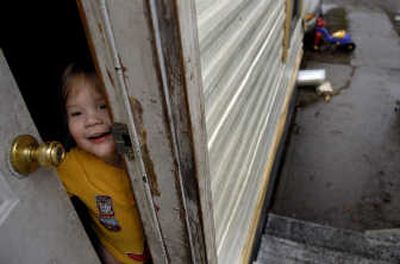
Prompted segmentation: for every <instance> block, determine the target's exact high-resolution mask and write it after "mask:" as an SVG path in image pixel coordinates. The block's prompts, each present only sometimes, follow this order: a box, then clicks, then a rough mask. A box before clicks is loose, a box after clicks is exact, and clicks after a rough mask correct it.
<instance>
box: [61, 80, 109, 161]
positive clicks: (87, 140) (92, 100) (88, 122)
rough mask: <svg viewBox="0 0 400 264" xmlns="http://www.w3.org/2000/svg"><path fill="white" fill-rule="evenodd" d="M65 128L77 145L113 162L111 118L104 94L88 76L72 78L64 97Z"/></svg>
mask: <svg viewBox="0 0 400 264" xmlns="http://www.w3.org/2000/svg"><path fill="white" fill-rule="evenodd" d="M66 110H67V116H68V128H69V132H70V133H71V135H72V137H73V139H74V140H75V142H76V144H77V145H78V147H79V148H81V149H83V150H85V151H87V152H89V153H91V154H93V155H95V156H97V157H98V158H100V159H102V160H104V161H106V162H109V163H112V162H113V161H115V160H116V151H115V143H114V140H113V138H112V135H111V125H112V123H111V118H110V113H109V111H108V109H107V102H106V100H105V98H104V96H103V94H102V93H101V92H100V91H99V89H98V88H97V87H96V86H95V82H94V81H93V80H91V79H90V78H88V77H84V76H78V77H75V78H74V79H73V80H72V82H71V83H70V87H69V93H68V97H67V100H66Z"/></svg>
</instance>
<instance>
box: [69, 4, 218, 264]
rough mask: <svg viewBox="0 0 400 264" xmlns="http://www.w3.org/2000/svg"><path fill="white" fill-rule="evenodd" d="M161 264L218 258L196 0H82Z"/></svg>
mask: <svg viewBox="0 0 400 264" xmlns="http://www.w3.org/2000/svg"><path fill="white" fill-rule="evenodd" d="M77 2H78V6H79V10H80V13H81V17H82V21H83V24H84V26H85V30H86V33H87V37H88V41H89V45H90V47H91V51H92V57H93V59H94V62H95V65H96V68H97V71H98V73H99V75H100V76H101V79H102V81H103V83H104V86H105V88H106V91H107V94H108V99H109V102H110V105H111V109H112V114H113V120H114V122H115V123H120V124H123V125H122V126H124V125H126V128H127V133H129V138H130V140H131V142H132V148H133V153H134V158H133V159H129V158H126V159H125V160H126V164H127V168H128V172H129V174H130V177H131V180H132V183H133V184H132V185H133V190H134V192H135V197H136V200H137V204H138V207H139V211H140V215H141V218H142V222H143V226H144V230H145V234H146V238H147V241H148V244H149V248H150V251H151V254H152V257H153V261H154V263H216V262H217V257H216V247H215V231H214V220H213V210H212V200H211V189H210V175H209V166H208V150H207V138H206V127H205V114H204V99H203V89H202V78H201V72H200V56H199V42H198V38H197V22H196V12H195V5H194V0H185V1H179V0H164V1H155V0H150V1H139V0H136V1H133V0H119V1H108V0H78V1H77Z"/></svg>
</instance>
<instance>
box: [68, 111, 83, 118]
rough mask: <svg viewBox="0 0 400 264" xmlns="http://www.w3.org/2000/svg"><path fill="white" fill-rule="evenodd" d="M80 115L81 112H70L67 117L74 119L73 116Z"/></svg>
mask: <svg viewBox="0 0 400 264" xmlns="http://www.w3.org/2000/svg"><path fill="white" fill-rule="evenodd" d="M81 114H82V112H79V111H76V112H71V113H70V114H69V115H70V116H72V117H75V116H80V115H81Z"/></svg>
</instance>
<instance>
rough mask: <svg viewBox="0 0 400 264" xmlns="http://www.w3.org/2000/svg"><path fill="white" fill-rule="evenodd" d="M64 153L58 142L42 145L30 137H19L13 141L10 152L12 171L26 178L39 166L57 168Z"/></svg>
mask: <svg viewBox="0 0 400 264" xmlns="http://www.w3.org/2000/svg"><path fill="white" fill-rule="evenodd" d="M64 156H65V151H64V148H63V146H62V145H61V144H60V143H59V142H55V141H52V142H46V143H43V144H40V145H39V143H38V141H37V140H36V139H35V138H34V137H32V136H30V135H21V136H18V137H16V138H15V139H14V141H13V143H12V147H11V152H10V161H11V165H12V167H13V169H14V170H15V171H16V172H17V173H19V174H22V175H25V176H27V175H28V174H30V173H32V172H34V171H35V170H36V169H37V168H38V167H39V166H43V167H51V166H58V165H59V164H60V163H61V162H62V161H63V159H64Z"/></svg>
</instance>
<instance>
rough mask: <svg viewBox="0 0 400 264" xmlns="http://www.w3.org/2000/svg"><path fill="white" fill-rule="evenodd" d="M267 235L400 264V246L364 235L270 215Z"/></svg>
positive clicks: (386, 240)
mask: <svg viewBox="0 0 400 264" xmlns="http://www.w3.org/2000/svg"><path fill="white" fill-rule="evenodd" d="M264 233H265V234H267V235H270V236H274V237H280V238H283V239H287V240H291V241H293V242H297V243H300V244H304V245H307V246H316V247H320V248H326V249H329V250H333V251H340V252H346V253H348V254H351V255H358V256H362V257H364V258H367V259H375V260H384V261H388V262H394V263H399V262H400V245H399V244H398V243H391V241H390V240H388V239H376V237H374V236H369V235H365V234H364V233H362V232H357V231H352V230H346V229H340V228H335V227H331V226H324V225H320V224H316V223H311V222H306V221H302V220H298V219H294V218H289V217H284V216H279V215H275V214H269V216H268V222H267V225H266V227H265V230H264Z"/></svg>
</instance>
